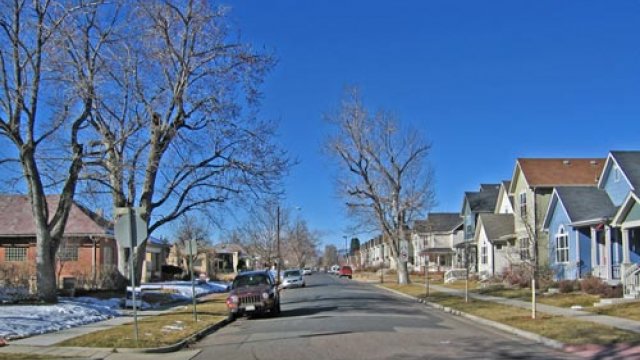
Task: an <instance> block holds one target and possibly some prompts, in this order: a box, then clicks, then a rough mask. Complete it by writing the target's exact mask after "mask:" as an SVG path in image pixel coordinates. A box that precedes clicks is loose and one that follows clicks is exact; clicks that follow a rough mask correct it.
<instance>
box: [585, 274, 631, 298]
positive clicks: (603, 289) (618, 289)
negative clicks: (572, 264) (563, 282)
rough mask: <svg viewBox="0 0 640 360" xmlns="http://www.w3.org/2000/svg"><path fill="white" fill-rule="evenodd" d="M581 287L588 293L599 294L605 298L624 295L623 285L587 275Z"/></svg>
mask: <svg viewBox="0 0 640 360" xmlns="http://www.w3.org/2000/svg"><path fill="white" fill-rule="evenodd" d="M580 288H581V289H582V291H584V292H585V293H587V294H591V295H599V296H601V297H603V298H618V297H622V286H612V285H609V284H607V283H606V282H605V281H603V280H602V279H600V278H597V277H593V276H590V277H587V278H585V279H583V280H582V281H581V282H580Z"/></svg>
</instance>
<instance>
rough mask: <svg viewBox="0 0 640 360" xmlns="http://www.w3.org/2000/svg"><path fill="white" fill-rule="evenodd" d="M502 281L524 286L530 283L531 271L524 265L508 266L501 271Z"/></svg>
mask: <svg viewBox="0 0 640 360" xmlns="http://www.w3.org/2000/svg"><path fill="white" fill-rule="evenodd" d="M502 281H504V282H506V283H507V284H508V285H510V286H518V287H521V288H526V287H528V286H529V285H530V284H531V271H530V270H529V269H528V268H526V267H524V266H514V265H512V266H509V267H506V268H505V269H504V270H503V271H502Z"/></svg>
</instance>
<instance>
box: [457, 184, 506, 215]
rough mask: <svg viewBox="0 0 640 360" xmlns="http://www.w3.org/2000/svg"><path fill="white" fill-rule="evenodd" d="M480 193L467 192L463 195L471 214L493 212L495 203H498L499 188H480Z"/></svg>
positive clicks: (496, 186)
mask: <svg viewBox="0 0 640 360" xmlns="http://www.w3.org/2000/svg"><path fill="white" fill-rule="evenodd" d="M481 189H482V191H477V192H474V191H468V192H465V193H464V196H465V197H466V199H467V201H468V202H469V207H470V208H471V211H472V212H476V213H479V212H493V210H494V209H495V208H496V201H498V193H499V190H500V187H499V186H498V185H495V187H488V186H485V187H482V188H481Z"/></svg>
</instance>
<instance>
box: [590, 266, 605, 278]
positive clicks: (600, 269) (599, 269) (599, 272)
mask: <svg viewBox="0 0 640 360" xmlns="http://www.w3.org/2000/svg"><path fill="white" fill-rule="evenodd" d="M591 272H592V274H593V276H595V277H598V278H600V279H606V278H607V277H608V274H607V267H606V266H605V265H595V266H594V267H593V269H592V270H591Z"/></svg>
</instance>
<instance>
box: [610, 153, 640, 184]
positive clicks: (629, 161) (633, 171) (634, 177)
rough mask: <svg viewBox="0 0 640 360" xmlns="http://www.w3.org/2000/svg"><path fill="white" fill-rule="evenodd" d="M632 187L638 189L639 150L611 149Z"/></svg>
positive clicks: (639, 179) (639, 174)
mask: <svg viewBox="0 0 640 360" xmlns="http://www.w3.org/2000/svg"><path fill="white" fill-rule="evenodd" d="M611 155H612V156H613V157H614V158H615V160H616V163H618V166H620V169H621V170H622V172H623V173H624V175H625V176H626V177H627V179H628V180H629V182H630V183H631V186H632V187H633V189H634V190H635V191H636V192H638V191H640V151H611Z"/></svg>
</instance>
